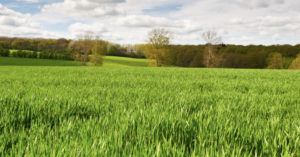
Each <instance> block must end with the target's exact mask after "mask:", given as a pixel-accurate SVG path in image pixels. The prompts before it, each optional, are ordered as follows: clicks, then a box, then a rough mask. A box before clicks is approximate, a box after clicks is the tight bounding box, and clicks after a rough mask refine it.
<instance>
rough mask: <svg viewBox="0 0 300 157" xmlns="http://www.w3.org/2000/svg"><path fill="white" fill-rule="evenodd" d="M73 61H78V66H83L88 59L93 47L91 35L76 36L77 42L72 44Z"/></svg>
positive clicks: (88, 33) (87, 33)
mask: <svg viewBox="0 0 300 157" xmlns="http://www.w3.org/2000/svg"><path fill="white" fill-rule="evenodd" d="M73 46H74V56H73V58H74V60H75V61H78V65H82V66H85V65H86V62H87V60H88V57H89V53H90V51H91V49H92V46H93V33H92V32H86V33H82V34H79V35H78V36H77V41H75V43H73Z"/></svg>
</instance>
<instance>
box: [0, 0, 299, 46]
mask: <svg viewBox="0 0 300 157" xmlns="http://www.w3.org/2000/svg"><path fill="white" fill-rule="evenodd" d="M158 27H160V28H166V29H169V30H171V31H173V32H174V34H175V36H174V37H175V38H174V39H173V41H172V43H173V44H194V45H197V44H204V43H205V42H204V41H203V39H201V33H202V32H203V31H206V30H214V31H216V32H218V35H220V36H222V38H223V42H224V43H226V44H238V45H240V44H241V45H248V44H263V45H272V44H292V45H294V44H299V43H300V42H299V41H300V1H298V0H184V1H182V0H2V1H1V2H0V36H21V37H30V38H31V37H43V38H62V37H63V38H68V39H74V38H75V37H76V35H77V34H79V33H82V32H85V31H93V32H94V33H95V34H97V35H99V36H101V37H102V38H103V39H104V40H108V41H111V42H117V43H121V44H125V43H132V44H134V43H144V39H145V36H146V34H147V32H148V31H149V30H151V29H153V28H158Z"/></svg>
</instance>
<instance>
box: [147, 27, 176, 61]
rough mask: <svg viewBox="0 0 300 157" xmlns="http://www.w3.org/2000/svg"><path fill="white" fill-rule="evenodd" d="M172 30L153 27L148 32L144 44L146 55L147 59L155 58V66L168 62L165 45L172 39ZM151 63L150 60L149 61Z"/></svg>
mask: <svg viewBox="0 0 300 157" xmlns="http://www.w3.org/2000/svg"><path fill="white" fill-rule="evenodd" d="M173 36H174V34H173V32H171V31H169V30H166V29H164V28H155V29H152V30H151V31H149V32H148V34H147V38H146V40H145V41H146V42H147V43H148V45H147V46H145V48H146V49H145V52H146V57H147V58H148V59H150V60H151V59H154V60H156V66H157V67H161V64H162V63H167V62H168V57H166V56H167V55H166V54H167V53H168V52H169V50H168V48H167V46H168V45H169V44H170V40H171V39H173ZM150 64H151V61H150Z"/></svg>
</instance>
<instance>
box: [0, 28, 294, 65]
mask: <svg viewBox="0 0 300 157" xmlns="http://www.w3.org/2000/svg"><path fill="white" fill-rule="evenodd" d="M85 35H90V36H89V38H88V37H87V36H85ZM201 36H202V38H203V39H204V40H205V41H206V42H207V43H206V44H205V45H201V44H199V45H172V44H170V43H171V40H172V39H173V38H174V36H173V32H170V31H169V30H166V29H163V28H155V29H152V30H150V31H149V32H148V34H147V38H146V40H145V41H146V44H123V45H121V44H118V43H113V42H109V41H105V40H103V39H100V38H99V37H95V36H93V33H89V32H87V33H83V34H80V35H79V36H78V37H77V38H76V39H74V40H71V39H69V40H67V39H64V38H61V39H43V38H32V39H30V38H17V37H0V55H1V56H9V55H11V56H13V57H24V56H25V57H28V58H34V57H35V56H36V58H43V59H65V60H76V61H78V62H80V63H79V64H80V65H83V64H85V63H87V62H90V60H91V59H92V60H94V61H93V62H94V63H93V64H95V65H97V61H96V60H98V61H99V62H100V60H102V59H100V58H102V57H103V56H106V55H108V56H123V57H131V58H148V59H149V61H150V64H156V65H157V66H158V67H160V66H162V65H175V66H180V67H203V68H204V67H206V68H244V69H245V68H251V69H264V68H268V69H297V67H300V66H298V64H299V63H298V62H299V60H300V59H299V58H300V55H299V53H300V44H298V45H294V46H292V45H288V44H286V45H270V46H264V45H247V46H243V45H230V44H223V43H222V40H221V37H218V36H217V33H216V32H214V31H206V32H204V33H202V34H201ZM87 45H89V46H87ZM95 46H96V48H97V50H93V49H95ZM7 49H17V50H31V51H39V52H38V53H37V55H36V54H33V52H26V51H25V52H23V51H17V52H15V53H12V54H9V51H8V50H7ZM94 52H96V53H94ZM94 55H96V56H97V55H99V56H98V59H95V58H93V56H94ZM82 57H83V58H82ZM99 57H100V58H99ZM96 58H97V57H96ZM101 62H102V61H101ZM91 64H92V63H91ZM100 65H102V63H101V64H100Z"/></svg>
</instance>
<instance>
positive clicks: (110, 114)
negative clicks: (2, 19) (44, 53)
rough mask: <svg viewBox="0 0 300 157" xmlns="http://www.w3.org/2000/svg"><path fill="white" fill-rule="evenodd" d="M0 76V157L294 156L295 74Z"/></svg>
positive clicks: (298, 122) (6, 72)
mask: <svg viewBox="0 0 300 157" xmlns="http://www.w3.org/2000/svg"><path fill="white" fill-rule="evenodd" d="M108 58H109V57H108ZM115 60H117V59H116V58H115V59H114V61H112V62H115ZM42 61H43V60H42ZM44 61H45V60H44ZM119 62H120V63H124V59H121V61H119ZM136 64H138V65H141V64H142V63H140V62H139V63H136ZM124 65H126V64H124ZM131 65H132V64H131ZM0 76H1V77H0V110H1V112H0V133H1V134H0V156H82V157H83V156H107V157H112V156H118V157H119V156H120V157H123V156H126V157H127V156H155V157H158V156H161V157H165V156H166V157H167V156H174V157H184V156H191V157H196V156H198V157H206V156H207V157H218V156H219V157H227V156H233V157H235V156H237V157H240V156H247V157H254V156H261V157H269V156H271V157H280V156H287V157H296V155H295V154H298V155H299V153H300V142H299V138H300V107H299V104H300V95H299V93H300V85H299V78H300V72H299V71H288V70H241V69H190V68H145V67H102V68H97V67H89V68H86V67H47V66H43V67H38V66H35V67H33V66H32V67H25V66H23V67H22V66H18V67H16V66H1V67H0Z"/></svg>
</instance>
